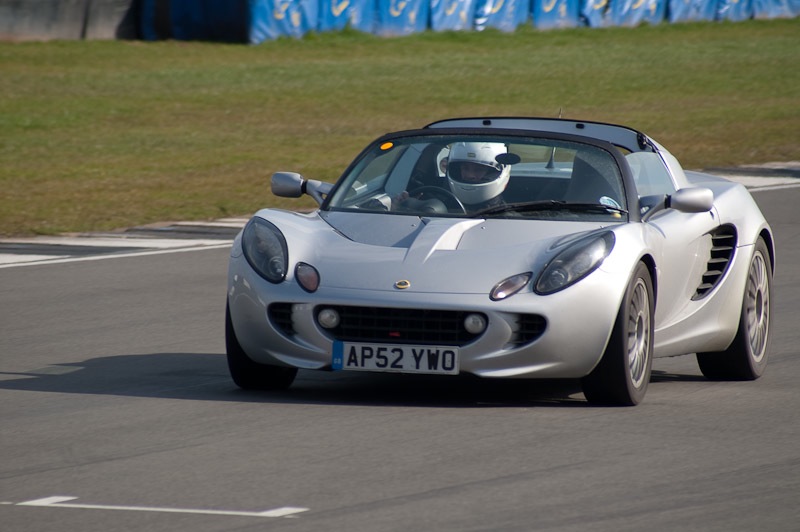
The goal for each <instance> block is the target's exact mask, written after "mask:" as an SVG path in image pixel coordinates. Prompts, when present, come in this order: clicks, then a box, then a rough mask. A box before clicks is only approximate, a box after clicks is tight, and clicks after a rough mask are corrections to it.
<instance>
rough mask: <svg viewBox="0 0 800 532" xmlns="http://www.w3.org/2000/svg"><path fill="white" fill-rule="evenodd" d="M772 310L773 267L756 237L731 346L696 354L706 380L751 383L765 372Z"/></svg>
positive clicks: (766, 252) (761, 241)
mask: <svg viewBox="0 0 800 532" xmlns="http://www.w3.org/2000/svg"><path fill="white" fill-rule="evenodd" d="M771 310H772V265H771V262H770V258H769V250H768V249H767V244H766V243H765V242H764V240H763V239H761V238H759V239H758V242H757V243H756V247H755V250H754V251H753V258H752V259H750V269H749V271H748V273H747V284H746V285H745V290H744V295H743V297H742V310H741V314H740V315H739V329H738V331H737V332H736V337H735V338H734V339H733V343H732V344H731V345H730V346H729V347H728V349H726V350H725V351H720V352H713V353H697V364H698V365H699V366H700V371H701V372H702V373H703V375H705V377H706V378H707V379H713V380H744V381H752V380H755V379H757V378H759V377H760V376H761V375H762V374H763V373H764V369H766V367H767V358H768V355H769V344H770V340H771V336H770V334H769V330H770V319H769V318H770V314H771Z"/></svg>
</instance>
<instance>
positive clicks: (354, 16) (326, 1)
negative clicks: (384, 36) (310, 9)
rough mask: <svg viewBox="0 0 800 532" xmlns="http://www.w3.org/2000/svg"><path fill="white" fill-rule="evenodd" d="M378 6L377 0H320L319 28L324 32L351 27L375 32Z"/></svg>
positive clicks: (365, 31) (366, 31)
mask: <svg viewBox="0 0 800 532" xmlns="http://www.w3.org/2000/svg"><path fill="white" fill-rule="evenodd" d="M376 8H377V6H376V3H375V0H320V3H319V25H318V26H317V29H318V30H319V31H321V32H324V31H338V30H342V29H344V28H345V27H350V28H353V29H356V30H358V31H363V32H364V33H374V32H375V23H376V19H377V13H376Z"/></svg>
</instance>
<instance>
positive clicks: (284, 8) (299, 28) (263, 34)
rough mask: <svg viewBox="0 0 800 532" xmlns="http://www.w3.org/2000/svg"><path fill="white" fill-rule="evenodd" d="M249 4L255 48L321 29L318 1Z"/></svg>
mask: <svg viewBox="0 0 800 532" xmlns="http://www.w3.org/2000/svg"><path fill="white" fill-rule="evenodd" d="M249 4H250V17H251V28H250V35H249V42H250V43H251V44H258V43H260V42H263V41H265V40H273V39H277V38H278V37H281V36H288V37H295V38H299V37H302V36H303V35H305V34H306V33H308V32H309V31H312V30H316V28H317V26H318V19H319V4H318V2H317V0H249Z"/></svg>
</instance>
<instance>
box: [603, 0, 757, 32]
mask: <svg viewBox="0 0 800 532" xmlns="http://www.w3.org/2000/svg"><path fill="white" fill-rule="evenodd" d="M747 1H749V0H747ZM666 13H667V2H666V0H612V3H611V25H612V26H631V27H635V26H638V25H640V24H643V23H647V24H658V23H660V22H662V21H663V20H664V17H665V16H666Z"/></svg>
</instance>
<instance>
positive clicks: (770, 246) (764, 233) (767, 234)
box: [758, 227, 775, 275]
mask: <svg viewBox="0 0 800 532" xmlns="http://www.w3.org/2000/svg"><path fill="white" fill-rule="evenodd" d="M758 236H759V237H760V238H762V239H764V243H766V244H767V251H768V252H769V267H770V269H771V270H772V274H773V275H774V274H775V241H774V239H773V238H772V232H771V231H770V230H769V229H768V228H766V227H764V228H762V229H761V232H760V233H759V234H758Z"/></svg>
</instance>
